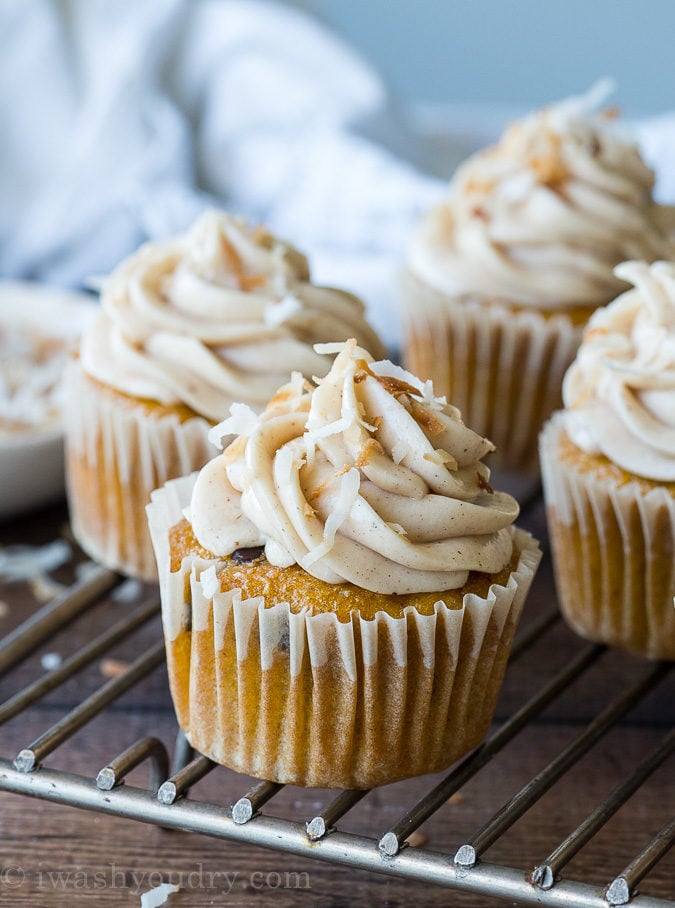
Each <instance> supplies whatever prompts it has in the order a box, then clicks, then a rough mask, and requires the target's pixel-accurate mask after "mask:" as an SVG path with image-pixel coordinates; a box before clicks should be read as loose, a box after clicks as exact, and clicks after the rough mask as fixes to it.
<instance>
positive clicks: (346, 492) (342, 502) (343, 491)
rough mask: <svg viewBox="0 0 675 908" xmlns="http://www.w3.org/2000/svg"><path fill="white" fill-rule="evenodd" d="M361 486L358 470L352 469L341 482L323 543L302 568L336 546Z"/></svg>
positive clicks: (326, 524)
mask: <svg viewBox="0 0 675 908" xmlns="http://www.w3.org/2000/svg"><path fill="white" fill-rule="evenodd" d="M360 486H361V476H360V473H359V471H358V470H356V469H354V467H352V469H351V470H348V471H347V472H346V473H345V474H344V476H343V477H342V480H341V482H340V489H339V491H338V500H337V503H336V506H335V509H334V510H333V511H331V513H330V514H329V515H328V518H327V520H326V523H325V524H324V528H323V542H322V543H320V544H319V545H318V546H316V547H315V548H313V549H312V550H311V551H310V552H308V553H307V555H305V557H304V558H303V559H302V562H301V563H302V567H305V568H306V567H309V566H310V565H312V564H314V562H315V561H318V560H319V558H323V557H324V555H327V554H328V552H330V550H331V549H332V548H333V546H334V545H335V534H336V533H337V531H338V530H339V529H340V527H341V526H342V524H343V523H344V522H345V520H346V519H347V518H348V517H349V513H350V511H351V509H352V508H353V506H354V504H355V502H356V499H357V498H358V497H359V488H360Z"/></svg>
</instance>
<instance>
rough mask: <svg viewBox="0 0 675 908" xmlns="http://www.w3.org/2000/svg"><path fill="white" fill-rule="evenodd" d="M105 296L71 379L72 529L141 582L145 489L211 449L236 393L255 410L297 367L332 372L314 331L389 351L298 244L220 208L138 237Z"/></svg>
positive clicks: (148, 551) (147, 559) (192, 466)
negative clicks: (180, 227) (153, 237)
mask: <svg viewBox="0 0 675 908" xmlns="http://www.w3.org/2000/svg"><path fill="white" fill-rule="evenodd" d="M101 303H102V306H101V312H100V315H99V317H98V318H97V319H96V321H95V323H94V324H93V326H92V327H91V329H90V330H89V331H88V332H86V334H85V336H84V339H83V343H82V349H81V357H80V360H79V362H77V363H75V364H74V365H73V367H72V369H71V370H70V375H69V379H68V396H69V405H68V407H67V419H68V425H67V443H68V444H67V478H68V493H69V495H68V497H69V503H70V511H71V519H72V525H73V532H74V534H75V536H76V538H77V540H78V542H79V543H80V544H81V545H82V547H83V548H84V550H85V551H86V552H87V553H88V554H89V555H90V556H91V557H92V558H94V559H96V560H97V561H100V562H101V563H103V564H105V565H107V566H108V567H110V568H112V569H114V570H119V571H121V572H123V573H125V574H129V575H131V576H134V577H139V578H142V579H146V580H150V579H153V578H155V577H156V563H155V559H154V555H153V552H152V545H151V542H150V537H149V534H148V529H147V521H146V519H145V505H146V504H147V503H148V501H149V500H150V492H151V491H152V490H153V489H154V488H157V487H158V486H160V485H162V483H164V482H165V481H166V480H167V479H170V478H172V477H176V476H182V475H185V474H186V473H190V472H192V471H193V470H196V469H198V468H199V467H201V466H202V465H203V464H204V463H206V461H207V460H208V459H209V458H210V457H212V456H213V454H214V453H215V452H216V449H215V448H214V447H213V445H212V444H211V443H210V442H209V440H208V432H209V429H210V428H211V427H212V425H213V423H214V422H217V421H218V420H219V419H221V418H222V414H223V413H224V412H225V413H226V412H227V410H228V408H229V406H230V405H231V404H232V403H233V402H234V401H244V402H245V403H246V404H248V405H249V406H251V407H253V408H254V409H256V410H259V409H262V407H264V405H265V404H266V403H267V401H268V400H269V398H270V396H271V395H272V394H273V393H274V391H275V390H276V389H277V388H278V387H279V385H280V384H282V383H283V382H286V381H288V376H289V375H290V374H291V371H292V370H298V371H300V372H302V373H303V374H305V375H307V376H312V375H324V374H325V373H326V372H327V371H328V369H329V368H330V364H331V358H330V357H328V356H324V355H321V354H318V353H316V352H315V351H314V349H313V346H312V345H313V344H314V343H315V342H316V341H319V340H326V339H331V340H333V339H335V338H342V339H346V338H347V337H351V336H356V337H358V338H359V339H360V340H361V341H362V342H363V343H365V344H373V345H375V348H377V349H379V350H381V349H382V348H381V345H380V343H379V341H378V339H377V337H376V336H375V334H374V332H373V331H372V329H371V328H370V327H369V326H368V324H367V323H366V321H365V318H364V310H363V305H362V303H361V302H360V301H359V300H358V299H356V297H354V296H352V295H351V294H348V293H344V292H342V291H339V290H333V289H331V288H326V287H316V286H314V285H313V284H311V283H310V278H309V270H308V266H307V261H306V259H305V258H304V256H302V255H301V254H300V253H299V252H298V251H297V250H295V249H294V248H293V247H291V246H289V245H288V244H286V243H283V242H281V241H280V240H278V239H276V238H275V237H273V236H272V235H271V234H269V233H268V232H267V231H265V230H264V229H262V228H252V227H250V226H248V225H247V224H246V223H244V222H243V221H242V220H240V219H238V218H234V217H231V216H228V215H226V214H222V213H219V212H215V211H210V212H207V213H206V214H204V215H203V216H202V217H201V218H200V219H199V220H198V221H197V222H196V223H195V225H194V226H193V227H192V229H191V230H190V231H189V232H188V233H187V234H186V235H184V236H179V237H176V238H175V239H171V240H167V241H165V242H158V243H148V244H147V245H145V246H143V247H141V249H139V251H138V252H137V253H135V254H134V255H132V256H131V257H130V258H129V259H127V260H126V261H124V262H123V263H122V264H121V265H120V266H119V267H118V268H117V270H116V271H115V272H113V274H112V275H111V277H110V278H109V279H108V280H107V281H106V283H105V286H104V288H103V292H102V299H101Z"/></svg>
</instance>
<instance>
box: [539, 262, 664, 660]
mask: <svg viewBox="0 0 675 908" xmlns="http://www.w3.org/2000/svg"><path fill="white" fill-rule="evenodd" d="M615 274H616V277H617V279H620V280H622V281H624V282H628V283H631V284H634V288H633V289H631V290H629V291H627V292H626V293H623V294H622V295H621V296H619V297H618V299H616V300H615V301H614V302H613V303H611V304H610V305H609V306H607V307H606V308H604V309H600V310H598V312H596V313H595V315H594V316H593V317H592V318H591V321H590V323H589V325H588V328H587V329H586V332H585V335H584V340H583V343H582V345H581V347H580V349H579V353H578V355H577V358H576V361H575V362H574V363H573V364H572V366H571V367H570V369H569V371H568V372H567V374H566V376H565V381H564V384H563V397H564V402H565V410H564V411H562V412H560V413H557V414H556V415H555V416H554V417H553V419H552V420H551V421H550V422H549V424H548V425H547V426H546V428H545V430H544V432H543V433H542V437H541V460H542V474H543V479H544V491H545V493H546V500H547V507H548V518H549V527H550V531H551V541H552V546H553V555H554V564H555V570H556V580H557V585H558V592H559V597H560V603H561V607H562V609H563V613H564V614H565V616H566V618H567V620H568V621H569V623H570V624H571V625H572V626H573V627H574V628H575V629H576V630H577V631H578V632H579V633H580V634H582V635H583V636H584V637H588V638H590V639H592V640H598V641H601V642H605V643H609V644H611V645H614V646H618V647H621V648H623V649H627V650H630V651H632V652H636V653H639V654H641V655H645V656H648V657H649V658H652V659H675V559H674V557H673V553H674V552H675V265H674V264H671V263H667V262H656V263H655V264H653V265H651V266H650V265H648V264H647V263H645V262H625V263H623V264H622V265H620V266H618V267H617V268H616V269H615Z"/></svg>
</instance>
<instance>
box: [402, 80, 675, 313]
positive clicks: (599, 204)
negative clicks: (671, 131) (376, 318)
mask: <svg viewBox="0 0 675 908" xmlns="http://www.w3.org/2000/svg"><path fill="white" fill-rule="evenodd" d="M606 93H607V86H606V84H605V83H599V84H598V86H596V87H595V88H594V89H592V90H591V91H590V92H589V93H588V95H586V96H585V97H582V98H571V99H569V100H567V101H563V102H561V103H559V104H556V105H552V106H551V107H547V108H544V109H543V110H540V111H537V112H535V113H533V114H530V115H529V116H528V117H526V118H525V119H523V120H522V121H520V122H518V123H515V124H514V125H513V126H511V127H510V128H509V129H508V130H507V131H506V133H505V134H504V136H503V138H502V139H501V141H500V142H499V144H497V145H496V146H494V147H493V148H488V149H485V150H483V151H481V152H478V153H477V154H475V155H473V156H472V157H471V158H470V159H469V160H468V161H466V163H465V164H464V165H462V166H461V167H460V168H459V169H458V171H457V173H456V174H455V176H454V178H453V180H452V182H451V184H450V191H449V196H448V198H447V200H446V201H445V202H444V203H442V204H441V205H440V206H438V207H437V208H435V209H434V210H433V211H432V212H431V213H430V214H429V216H428V217H427V218H426V220H425V221H424V223H423V224H422V225H421V227H420V228H419V230H418V231H417V234H416V236H415V238H414V240H413V244H412V247H411V250H410V256H409V264H410V267H411V269H412V270H413V271H414V272H415V273H416V274H417V275H418V276H419V277H421V278H422V279H423V280H426V281H427V282H428V283H430V284H431V285H432V286H434V287H435V288H436V289H438V290H440V291H441V292H447V293H452V294H467V295H477V296H481V297H488V298H492V299H495V300H499V299H502V300H509V301H513V302H516V303H519V304H520V305H523V306H536V307H541V308H545V309H566V308H573V307H575V306H589V305H591V306H592V305H602V304H605V303H607V302H609V300H611V299H612V298H613V297H614V296H615V295H616V294H617V293H618V292H620V290H621V289H622V283H621V280H620V279H619V278H618V277H617V276H615V275H614V274H613V268H614V266H615V265H617V264H618V263H619V262H621V261H624V260H626V259H645V260H647V261H655V260H656V259H662V258H670V257H672V256H673V255H674V254H675V244H674V242H673V230H674V229H675V222H673V215H672V210H671V209H667V208H664V207H662V206H659V205H657V204H656V203H655V202H654V201H653V198H652V190H653V185H654V175H653V173H652V171H651V170H650V169H649V167H648V166H647V165H646V164H645V162H644V161H643V160H642V158H641V157H640V154H639V152H638V149H637V147H636V146H635V144H634V143H633V142H631V141H630V140H629V139H628V138H627V137H625V136H624V135H622V134H621V132H620V131H619V129H618V128H617V127H616V126H615V125H614V124H613V123H612V122H611V120H612V119H613V117H610V116H608V112H604V113H603V112H597V111H596V108H597V107H598V106H599V104H601V103H602V101H603V100H604V97H605V95H606Z"/></svg>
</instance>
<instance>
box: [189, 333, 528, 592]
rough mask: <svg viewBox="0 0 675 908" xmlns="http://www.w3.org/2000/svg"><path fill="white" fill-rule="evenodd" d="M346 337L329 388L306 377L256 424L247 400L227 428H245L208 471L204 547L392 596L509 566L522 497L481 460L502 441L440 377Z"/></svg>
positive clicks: (202, 481)
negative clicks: (422, 374)
mask: <svg viewBox="0 0 675 908" xmlns="http://www.w3.org/2000/svg"><path fill="white" fill-rule="evenodd" d="M337 346H338V347H339V350H340V352H339V353H338V356H337V357H336V359H335V362H334V364H333V367H332V369H331V371H330V372H329V373H328V375H327V376H326V377H325V378H323V379H319V380H317V384H316V385H310V384H309V383H308V382H306V381H305V380H304V379H303V378H302V376H300V375H299V374H296V375H294V377H293V379H292V381H291V382H290V383H289V384H288V385H287V386H285V387H284V388H282V389H281V390H280V392H279V394H277V395H276V396H275V398H274V399H273V400H272V401H271V402H270V405H269V406H268V407H267V408H266V409H265V410H264V411H263V412H262V413H261V414H260V415H259V416H258V417H255V419H253V418H252V417H251V415H250V414H248V413H244V412H243V411H241V410H237V409H235V410H234V412H233V414H232V416H231V417H230V419H228V420H226V421H225V422H224V423H223V424H221V425H220V426H218V427H216V429H215V430H214V434H220V435H221V436H226V435H229V434H231V433H232V432H233V431H237V430H238V429H242V430H243V431H244V432H245V434H242V435H240V437H239V438H238V439H236V440H235V442H233V443H232V444H231V445H230V446H229V447H227V448H226V450H225V451H224V452H223V454H222V455H220V456H218V457H216V458H214V459H213V460H212V461H211V462H210V463H209V464H207V466H206V467H204V469H203V470H202V471H201V473H200V475H199V477H198V479H197V482H196V484H195V488H194V492H193V497H192V502H191V505H190V511H189V515H190V520H191V522H192V527H193V530H194V532H195V535H196V537H197V539H198V541H199V542H200V544H201V545H202V546H204V547H205V548H206V549H208V550H209V551H211V552H213V553H214V554H215V555H217V556H226V555H229V554H231V553H232V552H233V551H235V550H236V549H239V548H243V547H251V546H256V545H264V546H265V554H266V557H267V558H268V560H269V561H271V562H272V563H274V564H277V565H281V566H283V565H290V564H293V563H297V564H299V565H301V566H302V567H303V568H304V569H305V570H306V571H308V572H309V573H310V574H312V575H313V576H315V577H317V578H319V579H320V580H323V581H325V582H328V583H342V582H346V581H349V582H351V583H353V584H355V585H357V586H360V587H362V588H363V589H368V590H372V591H375V592H381V593H410V592H425V591H442V590H447V589H453V588H457V587H460V586H463V585H464V583H465V582H466V579H467V576H468V572H469V571H471V570H478V571H484V572H487V573H496V572H498V571H500V570H501V569H502V568H504V566H505V565H506V564H508V562H509V560H510V558H511V554H512V543H511V535H510V531H509V529H508V528H509V526H510V524H511V523H512V522H513V521H514V519H515V518H516V516H517V513H518V506H517V504H516V502H515V500H514V499H513V498H511V496H509V495H506V494H504V493H500V492H493V491H492V489H491V488H490V486H489V482H488V480H489V470H488V468H487V467H486V466H485V465H484V464H483V463H482V460H481V458H482V457H483V456H484V455H485V454H487V453H488V452H489V451H491V450H492V449H493V446H492V444H491V443H490V442H489V441H488V440H487V439H485V438H482V437H481V436H480V435H477V434H476V433H475V432H473V431H471V429H469V428H468V427H467V426H465V425H464V423H463V422H462V421H461V419H460V416H459V413H458V411H457V410H456V409H455V408H454V407H451V406H449V405H448V404H447V403H446V402H445V399H444V398H439V397H435V396H434V394H433V388H432V387H431V385H430V383H428V382H427V383H423V382H420V381H419V380H418V379H417V378H415V377H414V376H413V375H411V374H410V373H408V372H406V371H404V370H403V369H401V368H399V367H398V366H395V365H393V364H391V363H389V362H386V361H380V362H376V361H374V359H373V358H372V357H371V356H370V354H369V353H367V352H366V351H365V350H364V349H362V348H360V347H358V346H357V343H356V341H355V340H351V341H348V342H347V343H346V344H340V345H337ZM318 349H319V350H321V351H325V352H329V351H330V352H334V351H335V349H336V345H318Z"/></svg>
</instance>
